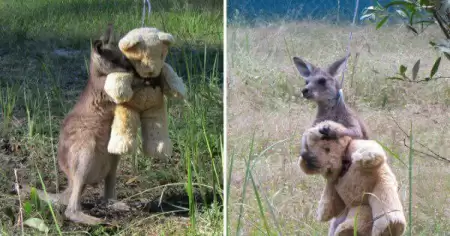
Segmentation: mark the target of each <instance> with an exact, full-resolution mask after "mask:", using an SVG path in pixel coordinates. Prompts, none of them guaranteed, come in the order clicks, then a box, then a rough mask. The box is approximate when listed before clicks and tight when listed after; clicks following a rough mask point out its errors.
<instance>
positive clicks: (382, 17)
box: [360, 0, 450, 83]
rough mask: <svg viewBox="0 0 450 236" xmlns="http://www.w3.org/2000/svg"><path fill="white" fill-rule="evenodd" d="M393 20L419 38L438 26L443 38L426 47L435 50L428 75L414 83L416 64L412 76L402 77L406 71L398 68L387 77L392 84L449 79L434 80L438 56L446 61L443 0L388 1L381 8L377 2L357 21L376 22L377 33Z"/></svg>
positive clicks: (448, 10) (448, 22) (448, 16)
mask: <svg viewBox="0 0 450 236" xmlns="http://www.w3.org/2000/svg"><path fill="white" fill-rule="evenodd" d="M391 18H395V19H400V20H401V21H403V23H404V24H405V26H406V27H407V28H408V29H409V30H410V31H412V32H413V33H414V34H416V35H419V34H420V33H422V32H424V30H425V29H426V28H427V27H428V26H430V25H438V26H439V28H440V30H441V31H442V33H443V34H444V36H445V39H442V40H441V42H439V43H436V42H430V45H431V46H432V47H433V48H434V49H435V50H437V51H438V52H439V53H440V54H441V56H439V57H438V58H437V59H436V61H435V63H434V65H433V67H432V68H431V70H430V75H429V76H428V77H425V78H423V79H421V80H418V78H417V74H418V71H419V68H420V60H417V62H416V63H415V64H414V66H413V69H412V76H411V77H408V76H406V74H405V73H406V70H407V67H406V66H404V65H401V66H400V68H399V73H398V74H397V75H395V76H392V77H389V78H388V79H392V80H401V81H406V82H416V83H420V82H428V81H432V80H435V79H448V78H449V77H445V76H440V77H434V76H435V75H436V73H437V71H438V69H439V65H440V62H441V58H442V55H443V56H445V57H446V58H447V59H448V60H450V3H449V2H448V1H446V0H403V1H391V2H389V3H387V4H385V5H381V4H380V3H379V2H378V1H377V2H376V4H375V5H373V6H369V7H367V8H365V9H364V10H363V14H362V16H361V18H360V19H361V20H363V21H364V20H367V21H373V22H376V29H380V28H381V27H383V25H385V24H386V22H388V20H389V19H391Z"/></svg>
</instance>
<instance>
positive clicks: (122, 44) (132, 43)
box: [119, 37, 140, 52]
mask: <svg viewBox="0 0 450 236" xmlns="http://www.w3.org/2000/svg"><path fill="white" fill-rule="evenodd" d="M139 42H140V40H139V38H127V37H124V38H122V39H121V40H120V41H119V48H120V50H121V51H122V52H127V51H131V50H132V49H133V48H134V47H136V46H137V45H138V43H139Z"/></svg>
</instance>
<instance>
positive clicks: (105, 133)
mask: <svg viewBox="0 0 450 236" xmlns="http://www.w3.org/2000/svg"><path fill="white" fill-rule="evenodd" d="M130 71H134V70H133V67H132V65H131V63H129V61H128V60H127V59H126V58H125V57H124V56H123V54H122V53H121V52H120V50H119V48H118V46H117V43H116V42H114V40H113V33H112V26H110V27H109V28H108V30H107V31H106V33H105V35H103V36H102V37H101V38H100V39H99V40H95V41H94V42H93V45H92V48H91V58H90V66H89V79H88V81H87V85H86V87H85V88H84V91H83V92H82V94H81V96H80V98H79V99H78V101H77V103H76V104H75V106H74V108H73V109H72V110H71V111H70V112H69V114H68V115H67V116H66V117H65V119H64V121H63V123H62V126H61V129H60V136H59V144H58V162H59V166H60V168H61V170H62V171H63V172H64V173H65V174H66V176H67V179H68V187H67V188H66V190H65V191H64V192H62V193H61V194H48V196H49V200H50V201H52V202H55V203H60V204H63V205H67V208H66V211H65V216H66V217H67V218H68V219H69V220H71V221H74V222H77V223H83V224H91V225H92V224H98V223H101V222H102V220H101V219H99V218H96V217H93V216H90V215H87V214H85V213H83V212H82V209H81V204H80V201H81V195H82V193H83V190H84V189H85V187H86V185H92V184H97V183H99V182H101V181H105V189H104V198H105V200H110V199H111V200H113V199H115V198H116V191H115V185H116V170H117V165H118V163H119V156H117V155H112V154H110V153H108V150H107V146H108V141H109V137H110V133H111V124H112V121H113V116H114V107H115V103H113V101H112V99H111V98H110V97H109V96H108V95H107V94H106V93H105V91H104V90H103V86H104V84H105V79H106V76H107V75H108V74H109V73H111V72H130ZM24 190H25V192H27V191H29V187H26V186H24ZM38 194H39V195H40V197H41V198H42V199H45V200H47V198H46V197H45V196H46V195H45V194H43V192H42V191H38Z"/></svg>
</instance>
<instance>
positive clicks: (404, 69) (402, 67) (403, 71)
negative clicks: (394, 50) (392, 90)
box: [400, 65, 408, 77]
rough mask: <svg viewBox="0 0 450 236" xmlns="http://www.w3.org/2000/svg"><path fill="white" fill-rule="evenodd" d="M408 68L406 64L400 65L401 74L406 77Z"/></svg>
mask: <svg viewBox="0 0 450 236" xmlns="http://www.w3.org/2000/svg"><path fill="white" fill-rule="evenodd" d="M407 69H408V68H407V67H406V66H404V65H400V74H401V75H402V76H403V77H406V74H405V72H406V70H407Z"/></svg>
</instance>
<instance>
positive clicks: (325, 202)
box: [317, 181, 345, 221]
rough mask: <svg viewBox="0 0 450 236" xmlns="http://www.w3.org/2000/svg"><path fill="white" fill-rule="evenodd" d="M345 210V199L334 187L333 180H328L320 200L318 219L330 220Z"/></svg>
mask: <svg viewBox="0 0 450 236" xmlns="http://www.w3.org/2000/svg"><path fill="white" fill-rule="evenodd" d="M344 210H345V203H344V201H343V200H342V198H341V197H340V196H339V194H338V193H337V191H336V189H335V188H334V184H333V183H332V182H331V181H327V184H326V186H325V188H324V190H323V192H322V196H321V197H320V201H319V208H318V212H317V213H318V215H317V218H318V220H319V221H329V220H330V219H331V218H333V217H336V216H338V215H339V214H341V213H342V212H343V211H344Z"/></svg>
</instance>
